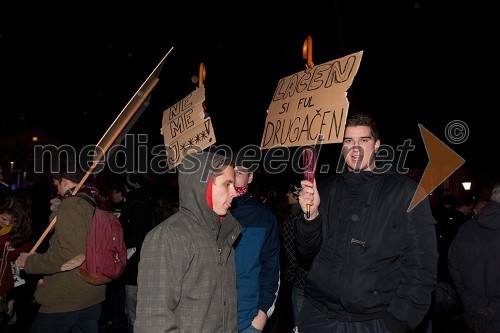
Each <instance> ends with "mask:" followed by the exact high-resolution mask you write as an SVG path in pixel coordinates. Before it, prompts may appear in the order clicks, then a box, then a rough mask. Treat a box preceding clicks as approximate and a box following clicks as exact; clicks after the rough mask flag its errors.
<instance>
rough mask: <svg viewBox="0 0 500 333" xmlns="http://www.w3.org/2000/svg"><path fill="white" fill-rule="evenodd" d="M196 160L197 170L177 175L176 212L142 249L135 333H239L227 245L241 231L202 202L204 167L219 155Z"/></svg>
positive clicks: (233, 272) (232, 266)
mask: <svg viewBox="0 0 500 333" xmlns="http://www.w3.org/2000/svg"><path fill="white" fill-rule="evenodd" d="M195 156H196V158H198V162H201V164H202V166H201V167H200V166H199V165H198V167H195V168H194V169H193V170H191V171H186V170H183V169H182V168H180V171H179V203H180V210H179V212H177V213H176V214H174V215H172V216H171V217H170V218H168V219H167V220H165V221H163V222H162V223H161V224H159V225H158V226H157V227H156V228H154V229H153V230H151V231H150V232H149V233H148V235H147V236H146V238H145V240H144V243H143V244H142V250H141V256H140V258H141V259H140V262H139V275H138V280H137V282H138V283H137V285H138V295H137V310H136V316H137V317H136V321H135V324H134V332H135V333H160V332H178V333H193V332H211V333H220V332H224V333H232V332H237V331H238V323H237V301H236V269H235V263H234V250H233V248H232V245H233V243H234V241H235V240H236V238H237V237H238V235H239V233H240V230H241V226H240V225H239V223H238V222H237V221H236V220H235V219H234V217H233V216H232V215H231V213H228V214H227V215H226V216H225V217H224V219H223V221H222V223H221V222H220V218H219V216H218V215H217V214H216V213H215V212H214V211H213V210H212V208H211V207H209V205H208V203H207V201H206V190H207V184H208V182H207V178H206V177H205V179H203V176H206V175H207V173H208V172H207V171H208V167H209V166H210V165H211V162H209V163H208V166H207V165H206V164H205V162H206V161H207V159H209V158H212V157H213V158H215V159H219V158H220V157H219V155H214V154H208V153H201V154H196V155H195ZM192 157H193V156H188V157H186V158H185V159H191V158H192ZM203 166H206V167H203Z"/></svg>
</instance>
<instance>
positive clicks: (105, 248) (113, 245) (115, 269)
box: [76, 196, 127, 285]
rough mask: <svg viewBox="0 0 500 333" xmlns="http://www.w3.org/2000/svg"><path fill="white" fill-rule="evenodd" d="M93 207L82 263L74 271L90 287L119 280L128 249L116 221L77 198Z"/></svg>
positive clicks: (101, 210)
mask: <svg viewBox="0 0 500 333" xmlns="http://www.w3.org/2000/svg"><path fill="white" fill-rule="evenodd" d="M79 197H81V198H82V199H85V200H86V201H87V202H89V203H90V204H92V205H93V206H94V207H95V210H94V215H93V218H92V224H91V225H90V231H89V235H88V238H87V248H86V250H85V251H86V253H85V261H84V262H83V264H82V265H81V266H80V267H78V268H77V270H76V271H77V273H78V275H80V277H81V278H82V279H83V280H84V281H86V282H88V283H90V284H93V285H101V284H105V283H108V282H110V281H111V280H114V279H116V278H119V277H120V276H121V275H122V273H123V271H124V270H125V266H126V264H127V247H126V245H125V241H124V239H123V229H122V225H121V223H120V221H119V220H118V218H117V217H116V216H115V215H114V214H112V213H111V212H107V211H105V210H103V209H100V208H98V207H96V204H95V203H94V202H93V201H92V200H90V199H89V198H87V197H85V196H79Z"/></svg>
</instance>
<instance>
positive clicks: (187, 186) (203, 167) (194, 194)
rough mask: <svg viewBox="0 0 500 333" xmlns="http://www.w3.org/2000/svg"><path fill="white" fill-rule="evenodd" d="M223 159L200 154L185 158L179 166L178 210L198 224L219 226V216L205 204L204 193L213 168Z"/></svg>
mask: <svg viewBox="0 0 500 333" xmlns="http://www.w3.org/2000/svg"><path fill="white" fill-rule="evenodd" d="M223 159H224V157H223V156H221V155H218V154H214V153H209V152H200V153H195V154H191V155H188V156H186V157H185V158H184V159H183V160H182V162H181V164H180V165H179V176H178V180H179V210H180V211H181V212H183V213H185V214H187V215H189V216H191V217H192V218H193V219H194V220H196V221H198V223H200V224H210V226H212V223H210V222H209V221H211V222H213V223H215V224H216V225H219V224H220V221H219V215H217V213H215V212H214V211H213V209H212V207H210V206H209V205H208V203H207V199H206V193H207V186H208V180H209V179H210V178H211V177H212V172H213V170H214V167H215V166H216V165H217V164H218V163H220V162H221V161H222V160H223ZM228 215H230V213H228ZM227 217H228V216H227V215H226V218H227Z"/></svg>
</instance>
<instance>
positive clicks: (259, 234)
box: [231, 193, 280, 332]
mask: <svg viewBox="0 0 500 333" xmlns="http://www.w3.org/2000/svg"><path fill="white" fill-rule="evenodd" d="M231 214H232V215H233V216H234V217H235V218H236V220H238V222H239V223H240V224H241V226H242V230H241V234H240V237H238V239H237V240H236V242H235V245H234V246H235V260H236V275H237V278H236V288H237V291H238V331H240V332H241V331H242V330H244V329H245V328H247V327H249V326H250V325H251V323H252V320H253V318H255V316H256V315H257V313H258V312H259V310H262V311H263V312H264V313H266V314H267V317H268V318H269V317H270V316H271V315H272V313H273V311H274V306H275V302H276V298H277V295H278V290H279V280H280V263H279V257H280V253H279V252H280V239H279V234H278V226H277V225H278V223H277V220H276V216H275V214H274V213H273V212H272V211H271V210H270V209H269V208H268V207H266V206H265V205H264V204H263V203H261V202H260V201H258V200H256V199H254V198H252V197H250V195H249V194H248V193H246V194H244V195H242V196H241V197H238V198H235V199H234V200H233V204H232V209H231Z"/></svg>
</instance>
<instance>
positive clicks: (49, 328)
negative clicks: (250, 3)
mask: <svg viewBox="0 0 500 333" xmlns="http://www.w3.org/2000/svg"><path fill="white" fill-rule="evenodd" d="M100 316H101V304H100V303H99V304H96V305H93V306H91V307H88V308H85V309H82V310H78V311H72V312H60V313H42V312H39V313H38V314H37V316H36V318H35V320H34V321H33V324H32V325H31V330H30V333H68V332H69V331H70V330H71V333H97V332H99V317H100Z"/></svg>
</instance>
